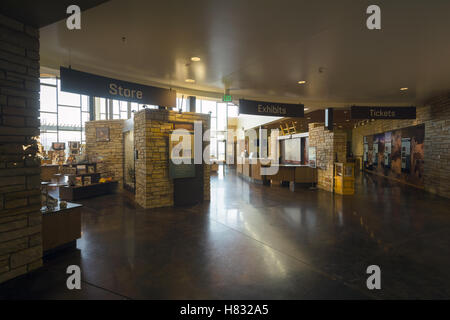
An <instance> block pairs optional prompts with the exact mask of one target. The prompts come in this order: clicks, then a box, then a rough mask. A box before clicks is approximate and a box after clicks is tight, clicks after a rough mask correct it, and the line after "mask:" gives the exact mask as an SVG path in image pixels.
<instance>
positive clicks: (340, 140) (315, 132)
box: [309, 123, 347, 192]
mask: <svg viewBox="0 0 450 320" xmlns="http://www.w3.org/2000/svg"><path fill="white" fill-rule="evenodd" d="M346 136H347V135H346V133H345V132H344V131H340V130H335V131H330V130H326V129H325V126H324V124H323V123H310V124H309V146H310V147H316V164H317V187H319V188H321V189H324V190H327V191H330V192H333V179H334V162H335V160H336V157H337V161H338V162H345V161H346V151H347V146H346Z"/></svg>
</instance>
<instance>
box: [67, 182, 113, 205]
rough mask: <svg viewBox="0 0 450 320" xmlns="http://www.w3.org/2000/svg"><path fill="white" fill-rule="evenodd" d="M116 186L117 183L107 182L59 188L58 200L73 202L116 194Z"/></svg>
mask: <svg viewBox="0 0 450 320" xmlns="http://www.w3.org/2000/svg"><path fill="white" fill-rule="evenodd" d="M117 185H118V182H117V181H107V182H103V183H93V184H90V185H85V186H66V187H60V188H59V198H60V199H61V200H68V201H73V200H78V199H85V198H90V197H96V196H101V195H105V194H110V193H114V192H116V190H117Z"/></svg>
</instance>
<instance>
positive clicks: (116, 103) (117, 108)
mask: <svg viewBox="0 0 450 320" xmlns="http://www.w3.org/2000/svg"><path fill="white" fill-rule="evenodd" d="M119 112H120V103H119V101H118V100H113V114H119Z"/></svg>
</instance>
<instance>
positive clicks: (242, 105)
mask: <svg viewBox="0 0 450 320" xmlns="http://www.w3.org/2000/svg"><path fill="white" fill-rule="evenodd" d="M239 113H240V114H253V115H259V116H272V117H303V116H304V105H303V104H288V103H277V102H264V101H253V100H245V99H240V100H239Z"/></svg>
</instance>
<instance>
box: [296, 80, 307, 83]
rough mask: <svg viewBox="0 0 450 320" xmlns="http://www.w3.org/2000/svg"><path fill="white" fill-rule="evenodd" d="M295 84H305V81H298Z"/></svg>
mask: <svg viewBox="0 0 450 320" xmlns="http://www.w3.org/2000/svg"><path fill="white" fill-rule="evenodd" d="M297 83H298V84H305V83H306V81H305V80H300V81H298V82H297Z"/></svg>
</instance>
